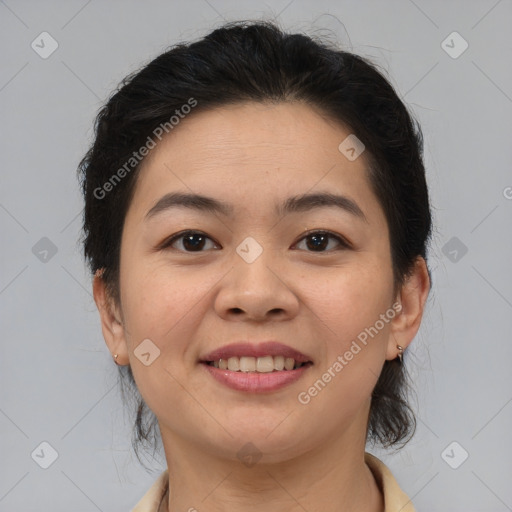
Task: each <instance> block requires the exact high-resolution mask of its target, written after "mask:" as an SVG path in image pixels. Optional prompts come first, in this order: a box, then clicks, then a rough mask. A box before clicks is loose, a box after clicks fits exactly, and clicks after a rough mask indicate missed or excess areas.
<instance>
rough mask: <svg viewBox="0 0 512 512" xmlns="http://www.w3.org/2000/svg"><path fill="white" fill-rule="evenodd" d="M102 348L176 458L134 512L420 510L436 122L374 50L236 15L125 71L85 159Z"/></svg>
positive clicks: (87, 225) (87, 231) (87, 242)
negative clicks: (377, 447) (412, 491)
mask: <svg viewBox="0 0 512 512" xmlns="http://www.w3.org/2000/svg"><path fill="white" fill-rule="evenodd" d="M80 171H81V179H82V186H83V192H84V197H85V211H84V240H83V242H84V252H85V256H86V258H87V259H88V262H89V264H90V268H91V271H92V272H93V274H94V279H93V291H94V298H95V301H96V304H97V306H98V310H99V313H100V317H101V326H102V331H103V335H104V338H105V341H106V344H107V346H108V348H109V350H110V352H111V353H112V355H113V357H114V359H115V362H116V363H117V364H118V365H119V367H120V371H121V372H124V373H125V374H126V375H127V376H128V378H129V379H131V382H132V383H134V384H135V385H136V388H137V390H138V392H139V393H140V395H141V402H140V405H139V409H138V414H137V423H136V430H137V435H138V438H139V440H144V439H147V438H148V435H149V431H150V429H151V428H152V427H153V426H154V424H153V425H150V428H148V429H146V428H145V423H144V421H143V416H144V414H143V413H144V411H145V407H146V406H147V408H149V410H150V411H151V413H152V414H153V415H154V416H153V418H154V419H155V421H156V422H157V423H158V428H159V433H160V435H161V440H162V444H163V447H164V451H165V458H166V461H167V469H166V470H165V471H164V472H163V473H162V474H161V475H160V476H159V478H158V479H157V481H156V482H155V483H154V485H153V486H152V487H151V488H150V489H149V490H148V491H147V493H146V494H145V496H143V497H142V499H141V500H140V502H139V503H138V504H137V506H136V507H135V508H134V509H133V510H134V511H136V512H157V511H159V512H162V511H169V512H175V511H178V510H179V511H182V510H189V511H193V510H209V511H228V510H229V511H230V510H244V511H260V510H261V511H263V510H264V511H265V512H269V511H270V512H272V511H278V510H279V511H282V510H289V511H295V510H302V511H303V510H308V511H313V510H323V511H333V512H334V511H339V510H341V509H342V510H344V511H345V512H349V511H361V510H364V511H367V512H382V511H385V512H391V511H393V512H398V511H399V510H400V511H402V512H410V511H413V510H414V508H413V505H412V503H411V502H410V500H409V498H408V497H407V495H406V494H405V493H404V492H403V491H402V490H401V489H400V487H399V485H398V483H397V482H396V480H395V479H394V477H393V475H392V474H391V472H390V471H389V469H388V468H387V467H386V466H385V465H384V464H383V463H382V462H381V461H380V460H379V459H377V458H376V457H374V456H372V455H370V454H369V453H367V452H365V446H366V443H367V442H368V441H372V442H379V443H381V444H382V445H383V446H392V445H398V444H399V443H404V442H406V441H407V440H408V439H409V438H410V436H411V435H412V433H413V432H414V424H415V423H414V415H413V414H412V411H411V410H410V408H409V406H408V404H407V401H406V399H405V398H406V384H407V381H406V373H405V367H404V365H403V362H404V361H403V359H404V358H403V355H404V353H405V352H406V350H407V347H408V346H409V345H410V343H411V342H412V340H413V338H414V336H415V335H416V333H417V331H418V328H419V326H420V322H421V318H422V313H423V310H424V306H425V303H426V299H427V297H428V293H429V289H430V275H429V270H428V267H427V264H426V252H427V245H428V241H429V238H430V232H431V215H430V207H429V198H428V191H427V185H426V181H425V171H424V165H423V161H422V137H421V130H420V128H419V127H418V126H417V124H416V123H415V122H414V120H413V119H412V118H411V116H410V114H409V113H408V112H407V109H406V107H405V106H404V105H403V103H402V102H401V101H400V99H399V98H398V96H397V95H396V93H395V92H394V90H393V88H392V87H391V85H390V84H389V83H388V82H387V81H386V79H385V78H384V77H383V76H382V75H381V74H380V73H379V72H378V71H377V70H376V69H375V67H374V66H372V65H371V64H369V63H367V62H366V61H365V60H364V59H362V58H360V57H358V56H356V55H353V54H351V53H347V52H344V51H340V50H338V49H336V48H330V47H328V46H327V45H326V44H324V43H322V42H317V41H314V40H312V39H311V38H309V37H307V36H304V35H299V34H286V33H283V32H282V31H281V30H280V29H279V28H278V27H276V26H275V25H273V24H271V23H268V22H259V23H248V22H237V23H230V24H227V25H225V26H224V27H222V28H220V29H217V30H214V31H213V32H212V33H211V34H209V35H208V36H206V37H205V38H203V39H201V40H199V41H197V42H194V43H192V44H189V45H185V44H181V45H177V46H176V47H174V48H172V49H170V50H169V51H167V52H165V53H163V54H162V55H160V56H159V57H157V58H156V59H155V60H153V61H152V62H150V63H149V64H148V65H147V66H145V67H144V68H143V69H142V70H141V71H139V72H137V73H135V74H133V75H131V76H130V77H128V78H127V79H126V80H125V81H124V82H123V84H122V87H121V88H120V89H119V90H118V91H117V92H116V93H115V94H114V95H113V96H112V97H111V98H110V100H109V101H108V103H107V104H106V105H105V106H104V107H103V109H102V110H101V112H100V113H99V115H98V119H97V124H96V138H95V141H94V143H93V145H92V147H91V149H90V150H89V152H88V153H87V155H86V156H85V157H84V159H83V161H82V162H81V165H80Z"/></svg>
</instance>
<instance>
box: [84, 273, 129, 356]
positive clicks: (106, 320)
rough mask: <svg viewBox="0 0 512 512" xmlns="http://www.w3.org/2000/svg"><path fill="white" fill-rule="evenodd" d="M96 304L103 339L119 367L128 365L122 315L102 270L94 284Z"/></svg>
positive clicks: (96, 275) (95, 277) (96, 276)
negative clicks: (110, 293) (107, 286)
mask: <svg viewBox="0 0 512 512" xmlns="http://www.w3.org/2000/svg"><path fill="white" fill-rule="evenodd" d="M92 289H93V296H94V302H95V303H96V307H97V308H98V312H99V314H100V320H101V330H102V333H103V338H104V339H105V343H106V344H107V346H108V349H109V351H110V353H111V354H112V355H113V356H114V354H117V357H116V358H115V362H116V363H117V364H119V365H124V364H128V349H127V345H126V339H125V331H124V326H123V322H122V319H121V315H120V313H119V311H118V308H117V307H116V305H115V304H114V301H113V300H112V299H111V298H110V297H109V296H108V293H107V288H106V285H105V281H104V280H103V277H102V269H100V270H98V271H96V274H95V275H94V278H93V283H92Z"/></svg>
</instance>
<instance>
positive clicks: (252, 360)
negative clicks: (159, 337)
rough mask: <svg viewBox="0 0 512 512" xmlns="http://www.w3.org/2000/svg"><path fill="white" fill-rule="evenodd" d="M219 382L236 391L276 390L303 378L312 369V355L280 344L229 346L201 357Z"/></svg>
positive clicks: (200, 361) (243, 343)
mask: <svg viewBox="0 0 512 512" xmlns="http://www.w3.org/2000/svg"><path fill="white" fill-rule="evenodd" d="M199 363H201V366H202V367H203V368H205V370H206V372H207V374H209V375H210V376H211V377H213V378H214V379H215V380H216V381H217V382H219V383H221V384H223V385H225V386H227V387H229V388H232V389H234V390H237V391H246V392H251V393H264V392H273V391H277V390H279V389H281V388H283V387H286V386H288V385H290V384H292V383H293V382H296V381H297V380H298V379H300V378H301V377H302V376H303V375H304V373H307V372H308V368H309V367H310V366H313V360H312V358H311V357H310V356H307V355H305V354H302V353H301V352H299V351H297V350H295V349H293V348H291V347H289V346H286V345H283V344H282V343H278V342H271V341H269V342H264V343H260V344H257V345H254V344H251V343H247V342H242V343H233V344H231V345H226V346H224V347H222V348H220V349H217V350H214V351H213V352H210V353H209V354H207V355H205V356H203V357H201V358H200V360H199Z"/></svg>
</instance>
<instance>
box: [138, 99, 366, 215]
mask: <svg viewBox="0 0 512 512" xmlns="http://www.w3.org/2000/svg"><path fill="white" fill-rule="evenodd" d="M349 135H351V132H350V129H349V128H347V127H344V126H343V125H341V124H340V123H336V122H334V121H332V120H330V119H328V118H326V117H325V116H322V115H321V113H320V112H318V111H315V110H314V109H313V108H311V107H310V106H308V105H305V104H303V103H279V104H259V103H245V104H236V105H229V106H223V107H219V108H216V109H214V110H209V111H198V112H195V113H193V114H192V115H190V116H189V117H188V118H187V117H186V118H185V119H184V120H182V121H181V122H180V124H179V125H178V126H177V127H176V128H175V129H174V130H173V131H172V132H170V133H169V134H168V135H167V136H166V137H165V138H163V139H162V141H161V142H159V143H158V144H157V146H156V147H155V148H154V149H153V150H151V152H150V153H149V155H148V156H147V157H146V159H145V160H144V162H143V163H142V166H141V169H140V171H139V176H138V182H137V186H136V190H135V194H134V200H133V202H134V203H135V205H134V206H135V208H139V209H141V210H142V209H145V211H144V214H147V212H148V211H149V209H151V208H152V207H153V206H154V202H155V200H156V199H158V198H161V197H162V196H163V195H164V194H165V193H168V192H172V191H176V190H178V191H180V192H184V193H193V194H198V195H203V196H210V197H217V198H224V199H225V202H226V203H229V204H232V205H233V206H234V208H235V209H238V210H246V211H247V210H248V209H250V205H253V207H254V208H256V209H258V208H259V209H261V208H263V204H266V203H268V204H269V205H270V203H271V207H272V210H273V211H274V212H276V213H279V207H278V204H279V203H283V202H284V200H285V199H286V198H288V197H290V196H292V195H300V194H304V193H306V192H315V191H317V190H322V191H328V192H331V193H332V194H340V195H343V196H346V197H351V198H352V199H353V200H354V201H357V202H361V203H362V204H363V205H365V207H366V208H367V209H368V208H370V207H372V205H369V204H367V203H368V202H371V201H372V200H373V201H375V197H374V196H373V194H372V192H371V188H370V184H369V181H368V178H367V173H366V160H365V158H364V153H363V154H362V155H361V156H360V157H359V158H357V159H355V160H353V161H351V160H349V159H347V157H346V156H345V155H344V154H343V153H341V152H340V150H339V146H340V144H341V143H342V142H343V141H344V140H345V139H346V138H347V137H348V136H349ZM277 199H281V201H278V200H277ZM373 207H375V205H373ZM254 208H253V211H254ZM139 213H140V214H141V215H142V211H141V212H139Z"/></svg>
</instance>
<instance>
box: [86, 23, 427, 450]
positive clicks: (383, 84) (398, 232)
mask: <svg viewBox="0 0 512 512" xmlns="http://www.w3.org/2000/svg"><path fill="white" fill-rule="evenodd" d="M191 98H193V99H194V101H195V102H196V103H195V106H194V108H193V112H192V113H191V114H190V115H194V113H195V112H200V111H204V110H209V109H213V108H216V107H221V106H223V105H228V104H235V103H240V102H246V101H253V102H268V101H270V102H284V101H301V102H304V103H306V104H309V105H311V106H312V107H313V108H315V109H316V110H318V111H320V112H322V113H323V114H324V115H325V116H327V117H328V118H330V119H333V120H334V121H337V122H339V123H342V124H343V125H344V126H348V127H350V129H351V131H352V133H354V134H355V135H356V136H357V137H358V138H359V139H360V140H361V141H362V142H363V144H364V145H365V147H366V150H365V154H364V155H365V158H366V161H367V162H368V176H369V180H370V182H371V185H372V187H373V190H374V192H375V194H376V196H377V198H378V200H379V202H380V204H381V206H382V208H383V210H384V212H385V216H386V220H387V224H388V226H389V233H390V244H391V251H392V262H393V275H394V280H395V290H396V291H398V290H399V289H400V287H401V286H402V284H403V283H404V281H405V279H406V278H407V277H408V275H410V273H411V271H412V269H413V267H414V263H415V261H416V259H417V257H418V256H421V257H423V258H425V260H426V251H427V245H428V242H429V238H430V236H431V212H430V205H429V197H428V190H427V184H426V179H425V169H424V164H423V138H422V133H421V129H420V126H419V125H418V123H417V122H416V121H415V120H414V119H413V117H412V116H411V115H410V114H409V112H408V110H407V108H406V106H405V105H404V104H403V102H402V101H401V100H400V98H399V97H398V95H397V94H396V92H395V91H394V89H393V87H392V86H391V85H390V83H389V82H388V81H387V80H386V79H385V78H384V76H383V74H382V73H381V72H379V71H378V70H377V67H376V66H375V65H374V64H372V63H370V62H369V61H368V60H366V59H364V58H362V57H360V56H357V55H355V54H353V53H351V52H348V51H343V50H341V49H338V48H335V47H333V46H331V45H328V44H327V43H325V42H322V41H318V40H316V39H315V38H313V37H310V36H306V35H303V34H288V33H285V32H283V31H282V30H281V29H280V28H278V26H276V25H275V24H274V23H272V22H261V21H260V22H247V21H240V22H231V23H228V24H226V25H224V26H223V27H221V28H218V29H216V30H213V31H212V32H211V33H210V34H208V35H207V36H206V37H204V38H202V39H200V40H198V41H196V42H193V43H191V44H177V45H175V46H173V47H171V48H170V49H169V50H167V51H165V52H164V53H162V54H161V55H159V56H158V57H157V58H155V59H154V60H152V61H151V62H150V63H149V64H147V65H146V66H144V67H143V68H142V69H141V70H139V71H137V72H135V73H133V74H132V75H130V76H128V77H127V78H125V79H124V80H123V81H122V83H121V84H120V86H119V88H118V89H117V91H115V93H114V94H113V95H112V96H111V97H110V99H109V100H108V102H107V103H106V104H105V105H104V106H103V107H102V109H101V110H100V112H99V114H98V116H97V119H96V124H95V140H94V143H93V144H92V146H91V148H90V149H89V151H88V152H87V154H86V155H85V157H84V158H83V160H82V161H81V162H80V166H79V176H80V179H81V185H82V190H83V194H84V199H85V209H84V218H83V239H82V242H83V248H84V255H85V258H86V260H87V261H88V263H89V266H90V270H91V272H92V273H94V272H96V270H98V269H103V271H104V273H103V279H104V280H105V283H106V286H107V289H108V291H109V294H110V296H111V297H112V298H113V299H114V300H115V301H117V302H119V256H120V243H121V233H122V229H123V225H124V219H125V216H126V212H127V209H128V207H129V204H130V201H131V198H132V197H133V192H134V188H135V184H136V177H137V170H138V168H139V165H138V164H139V162H136V161H132V160H130V159H131V158H133V155H134V153H135V152H137V151H138V150H139V148H141V147H143V146H144V144H147V142H148V140H149V138H150V137H152V134H153V136H154V134H155V130H156V129H158V127H159V126H162V125H165V123H167V126H169V124H170V123H169V119H170V117H171V116H173V115H174V114H175V113H176V115H178V114H179V112H177V111H180V109H182V107H183V106H184V105H186V104H187V103H188V104H191V103H190V99H191ZM178 129H179V128H178ZM127 162H131V165H132V168H131V167H127V166H126V163H127ZM120 169H124V170H125V172H119V171H120ZM114 175H117V177H118V178H120V176H121V175H122V179H121V178H120V179H117V178H115V176H114ZM113 178H115V180H114V181H113ZM107 183H110V185H106V184H107ZM107 189H108V191H107ZM429 274H430V273H429ZM119 371H120V376H121V377H122V380H125V379H127V380H128V382H129V384H130V385H131V387H132V389H133V393H134V394H136V395H137V414H136V421H135V429H134V436H133V446H134V448H135V453H136V454H137V456H138V453H137V444H138V443H148V444H152V443H151V442H150V439H151V436H153V439H156V438H157V437H158V436H156V435H155V431H154V430H153V428H154V427H155V425H156V417H155V416H154V414H153V413H152V412H151V411H150V410H149V408H148V407H147V405H146V404H145V403H144V400H143V399H142V397H140V395H139V394H138V391H137V388H136V385H135V382H134V379H133V375H132V372H131V368H130V367H129V366H125V367H119ZM407 388H408V381H407V373H406V370H405V367H404V366H403V365H400V363H399V362H398V360H394V361H386V362H385V363H384V367H383V370H382V372H381V375H380V377H379V379H378V382H377V384H376V386H375V389H374V390H373V394H372V401H371V408H370V415H369V419H368V431H367V438H368V440H369V441H373V442H379V443H380V444H381V445H383V446H391V445H396V444H398V443H400V442H401V441H403V444H405V442H407V441H408V440H409V439H410V437H412V435H413V434H414V430H415V426H416V423H415V418H414V414H413V412H412V409H411V408H410V406H409V405H408V403H407V400H406V397H407ZM123 396H124V395H123ZM148 415H149V416H148ZM139 460H140V458H139Z"/></svg>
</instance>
